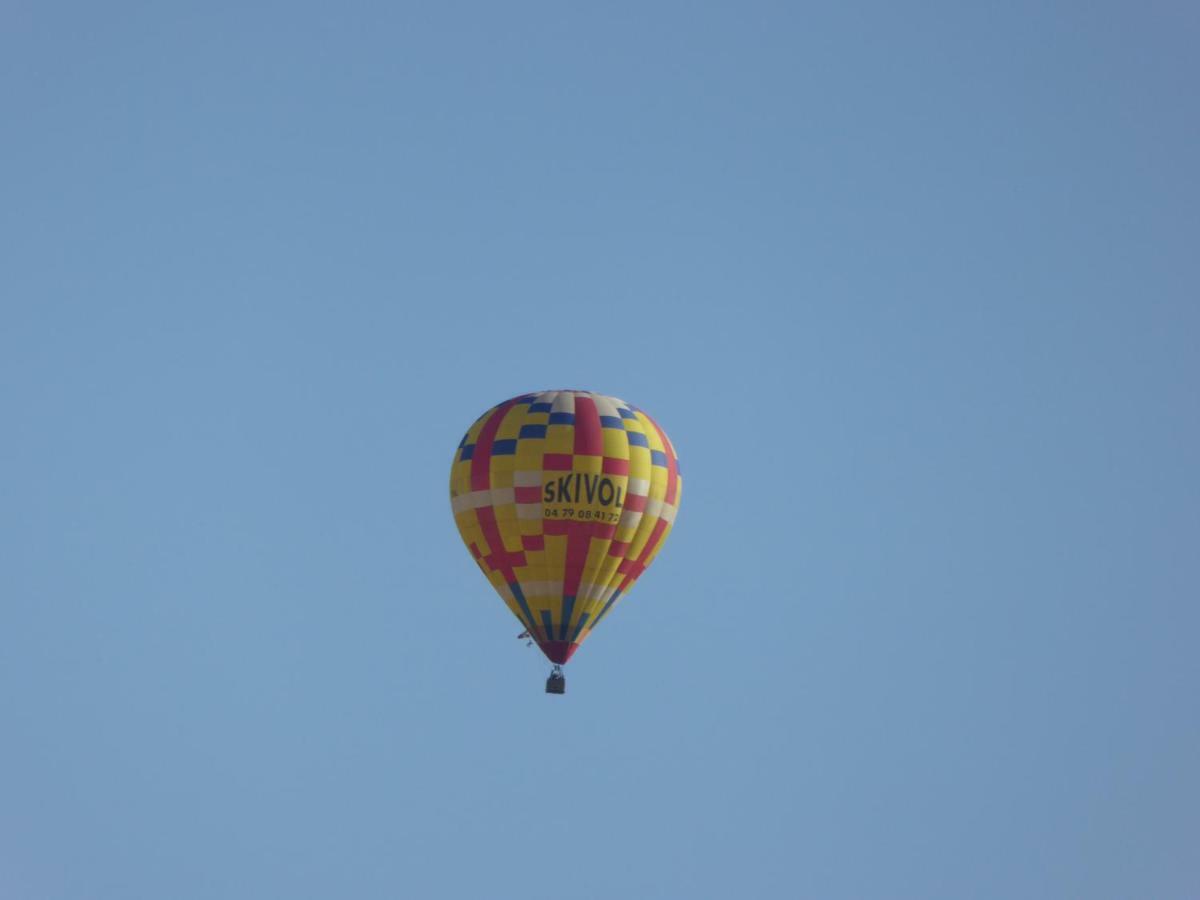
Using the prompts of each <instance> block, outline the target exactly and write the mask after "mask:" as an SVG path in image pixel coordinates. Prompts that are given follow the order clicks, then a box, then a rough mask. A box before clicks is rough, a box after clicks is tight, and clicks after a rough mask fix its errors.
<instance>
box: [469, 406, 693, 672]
mask: <svg viewBox="0 0 1200 900" xmlns="http://www.w3.org/2000/svg"><path fill="white" fill-rule="evenodd" d="M682 488H683V481H682V479H681V477H680V474H679V460H678V458H677V457H676V455H675V448H674V447H673V446H672V445H671V441H670V439H669V438H668V437H667V435H666V433H665V432H664V431H663V430H662V429H661V428H660V427H659V426H658V425H657V424H656V423H655V421H654V420H653V419H651V418H650V416H648V415H646V413H645V412H643V411H642V410H640V409H637V408H636V407H633V406H631V405H629V404H628V403H626V402H625V401H623V400H618V399H616V398H615V397H606V396H604V395H603V394H594V393H591V392H589V391H543V392H541V393H534V394H522V395H521V396H519V397H514V398H513V399H511V400H506V401H504V402H503V403H500V404H498V405H496V406H494V407H492V408H491V409H490V410H488V411H487V412H486V413H484V414H483V415H482V416H480V417H479V419H477V420H476V422H475V424H474V425H472V426H471V428H470V429H469V430H468V431H467V433H466V435H464V437H463V439H462V441H461V442H460V443H459V445H458V449H457V450H456V451H455V454H454V463H453V465H452V466H451V469H450V504H451V507H452V509H453V511H454V521H455V524H456V525H457V526H458V530H459V533H460V534H461V535H462V539H463V543H465V544H466V545H467V549H469V550H470V551H471V555H472V556H473V557H474V558H475V561H476V562H477V563H478V564H479V567H480V568H481V569H482V570H483V573H484V575H486V576H487V579H488V581H489V582H491V584H492V587H493V588H495V590H496V593H498V594H499V595H500V596H501V597H502V598H503V600H504V602H505V603H506V604H507V605H508V608H509V609H510V610H512V613H513V615H515V616H516V617H517V618H518V619H519V620H520V621H521V624H522V625H524V626H525V629H526V630H527V631H528V632H529V635H530V637H532V638H533V639H534V640H535V641H537V643H538V646H539V647H541V648H542V652H543V653H545V654H546V656H547V657H549V659H550V661H551V662H553V663H556V664H561V663H565V662H566V661H567V660H568V659H570V658H571V654H573V653H574V652H575V650H576V648H578V646H579V645H580V644H581V643H583V641H584V640H585V639H586V638H587V636H588V635H589V634H591V633H592V631H593V630H594V629H595V627H596V626H597V625H598V624H600V621H601V620H602V619H604V617H605V616H607V615H608V613H609V611H610V610H611V609H612V607H613V605H614V604H616V602H617V600H618V599H620V598H621V597H622V596H624V595H625V594H626V593H627V592H628V590H629V588H630V587H631V586H632V585H633V583H634V582H635V581H637V579H638V577H639V576H640V575H641V574H642V572H644V571H645V570H646V567H647V566H649V565H650V563H651V562H653V561H654V557H655V556H656V555H657V554H658V551H659V550H660V549H661V548H662V545H663V542H664V541H665V540H666V538H667V535H668V534H669V533H670V531H671V526H672V524H673V523H674V521H675V514H676V512H677V511H678V509H679V498H680V494H681V492H682Z"/></svg>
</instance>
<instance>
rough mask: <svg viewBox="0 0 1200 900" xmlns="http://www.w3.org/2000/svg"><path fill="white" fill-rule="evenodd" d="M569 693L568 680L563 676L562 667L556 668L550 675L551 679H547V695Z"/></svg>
mask: <svg viewBox="0 0 1200 900" xmlns="http://www.w3.org/2000/svg"><path fill="white" fill-rule="evenodd" d="M566 692H567V679H566V677H565V676H564V675H563V670H562V666H555V667H554V670H553V671H552V672H551V673H550V677H549V678H547V679H546V693H547V694H565V693H566Z"/></svg>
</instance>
